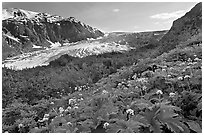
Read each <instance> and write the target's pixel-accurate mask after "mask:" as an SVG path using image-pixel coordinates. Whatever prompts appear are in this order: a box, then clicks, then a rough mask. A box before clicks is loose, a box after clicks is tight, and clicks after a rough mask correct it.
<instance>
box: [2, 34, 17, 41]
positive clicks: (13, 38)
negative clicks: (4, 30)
mask: <svg viewBox="0 0 204 135" xmlns="http://www.w3.org/2000/svg"><path fill="white" fill-rule="evenodd" d="M4 35H5V36H6V37H8V38H10V39H12V40H14V41H16V42H18V43H20V42H19V39H18V38H15V37H13V36H9V35H7V34H4Z"/></svg>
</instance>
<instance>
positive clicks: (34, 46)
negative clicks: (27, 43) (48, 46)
mask: <svg viewBox="0 0 204 135" xmlns="http://www.w3.org/2000/svg"><path fill="white" fill-rule="evenodd" d="M33 48H42V46H37V45H34V44H33Z"/></svg>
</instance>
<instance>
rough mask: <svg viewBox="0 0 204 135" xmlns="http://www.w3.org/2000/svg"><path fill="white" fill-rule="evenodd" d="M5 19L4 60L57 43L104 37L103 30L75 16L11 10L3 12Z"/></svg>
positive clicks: (3, 23) (3, 25) (3, 29)
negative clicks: (66, 16) (64, 16)
mask: <svg viewBox="0 0 204 135" xmlns="http://www.w3.org/2000/svg"><path fill="white" fill-rule="evenodd" d="M2 19H3V20H2V31H3V34H2V35H3V58H6V57H7V56H9V54H10V56H13V55H16V54H20V53H23V52H28V51H30V50H33V48H34V50H36V48H46V47H49V46H50V45H52V44H54V43H56V42H57V43H67V42H76V41H80V40H85V39H87V38H97V37H100V36H103V35H104V34H103V32H101V31H100V30H98V29H96V28H93V27H91V26H89V25H86V24H84V23H82V22H80V21H78V20H77V19H75V18H74V17H70V18H63V17H61V16H57V15H50V14H47V13H38V12H32V11H26V10H23V9H15V8H11V9H3V11H2ZM36 46H37V47H36ZM14 50H16V51H14Z"/></svg>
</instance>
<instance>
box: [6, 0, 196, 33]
mask: <svg viewBox="0 0 204 135" xmlns="http://www.w3.org/2000/svg"><path fill="white" fill-rule="evenodd" d="M196 3H197V2H76V3H75V2H35V3H33V2H3V3H2V8H21V9H25V10H29V11H37V12H46V13H49V14H53V15H60V16H62V17H70V16H72V17H75V18H76V19H78V20H80V21H81V22H84V23H85V24H88V25H90V26H92V27H96V28H98V29H100V30H102V31H103V32H113V31H125V32H141V31H153V30H169V29H170V28H171V26H172V23H173V21H174V20H176V19H177V18H179V17H181V16H183V15H184V14H185V13H186V12H188V11H190V9H191V8H192V7H194V6H195V5H196Z"/></svg>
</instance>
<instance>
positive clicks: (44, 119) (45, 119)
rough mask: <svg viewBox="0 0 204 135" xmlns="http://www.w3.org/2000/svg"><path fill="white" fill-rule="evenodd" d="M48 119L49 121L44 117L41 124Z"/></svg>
mask: <svg viewBox="0 0 204 135" xmlns="http://www.w3.org/2000/svg"><path fill="white" fill-rule="evenodd" d="M48 119H49V118H45V117H44V118H43V119H42V121H41V122H43V121H47V120H48Z"/></svg>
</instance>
